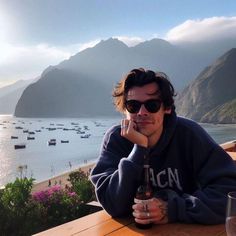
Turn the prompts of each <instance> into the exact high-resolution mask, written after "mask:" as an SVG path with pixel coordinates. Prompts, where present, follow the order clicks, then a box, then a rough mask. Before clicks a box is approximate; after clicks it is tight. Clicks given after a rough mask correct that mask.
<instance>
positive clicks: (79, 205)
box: [32, 186, 88, 227]
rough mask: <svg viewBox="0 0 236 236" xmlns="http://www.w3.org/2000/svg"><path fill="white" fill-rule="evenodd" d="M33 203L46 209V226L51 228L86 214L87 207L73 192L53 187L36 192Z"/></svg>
mask: <svg viewBox="0 0 236 236" xmlns="http://www.w3.org/2000/svg"><path fill="white" fill-rule="evenodd" d="M32 198H33V200H34V201H37V202H38V203H40V204H41V205H42V206H43V207H44V208H45V209H46V215H47V226H50V227H53V226H56V225H59V224H63V223H65V222H68V221H71V220H73V219H76V218H79V217H81V216H84V215H86V214H88V207H86V205H85V204H84V203H83V202H82V201H81V200H80V199H79V197H78V195H77V194H76V193H75V192H70V191H69V190H68V189H62V188H61V187H60V186H53V187H51V188H50V189H47V190H44V191H40V192H36V193H34V194H33V196H32Z"/></svg>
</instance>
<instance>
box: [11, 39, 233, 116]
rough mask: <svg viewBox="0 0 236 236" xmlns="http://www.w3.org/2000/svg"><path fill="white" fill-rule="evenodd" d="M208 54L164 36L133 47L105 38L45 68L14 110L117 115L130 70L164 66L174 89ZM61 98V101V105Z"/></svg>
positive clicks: (38, 113) (192, 74)
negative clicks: (119, 91) (117, 93)
mask: <svg viewBox="0 0 236 236" xmlns="http://www.w3.org/2000/svg"><path fill="white" fill-rule="evenodd" d="M235 46H236V45H235ZM205 54H206V52H205ZM208 54H209V55H208V56H207V57H206V56H204V54H200V53H199V50H193V47H191V50H190V49H189V48H181V47H179V46H176V45H172V44H170V43H169V42H167V41H165V40H162V39H152V40H149V41H145V42H143V43H140V44H138V45H136V46H134V47H128V46H127V45H125V44H124V43H123V42H121V41H119V40H118V39H113V38H110V39H108V40H102V41H101V42H100V43H98V44H97V45H96V46H95V47H93V48H88V49H85V50H83V51H81V52H79V53H77V54H76V55H74V56H72V57H71V58H69V59H68V60H65V61H62V62H61V63H59V64H58V65H56V66H49V67H48V68H47V69H46V70H44V71H43V73H42V75H41V78H40V80H39V81H38V82H37V83H35V84H33V85H30V86H29V87H27V90H26V91H25V92H24V93H23V94H22V96H21V98H20V100H19V102H18V104H17V106H16V110H15V115H16V116H24V117H38V116H39V117H51V116H52V117H56V116H62V117H69V116H73V117H75V116H90V115H94V114H96V112H94V111H97V112H99V115H104V116H109V115H114V114H116V113H114V108H113V107H112V105H111V104H112V101H111V91H112V89H113V87H114V85H115V84H116V83H117V82H118V81H119V80H120V79H121V78H122V77H123V76H124V75H125V74H126V73H127V72H128V71H130V70H131V69H134V68H138V67H144V68H147V69H151V70H154V71H164V72H165V73H166V74H167V75H168V76H169V77H170V80H171V82H172V83H173V85H174V86H175V88H176V89H177V90H181V89H182V88H183V87H184V86H186V84H189V83H190V82H191V81H192V80H193V78H195V77H196V76H197V74H198V73H199V71H201V70H202V68H204V66H205V65H207V64H209V61H211V60H213V58H212V57H211V56H210V55H211V54H212V55H213V53H212V52H210V51H209V52H208ZM60 73H61V75H60ZM69 78H70V79H69ZM72 78H73V79H72ZM62 85H63V86H64V87H63V86H62ZM58 86H59V87H61V90H60V94H59V93H54V87H55V88H57V87H58ZM76 86H77V87H76ZM77 91H81V93H80V94H78V93H77ZM91 91H92V93H91ZM40 93H42V94H40ZM88 95H89V96H90V98H89V97H88ZM68 96H69V97H70V99H69V100H68ZM83 96H85V98H86V99H84V97H83ZM40 100H42V101H47V102H42V101H40ZM78 100H79V101H80V102H79V103H78ZM86 100H96V102H97V103H96V104H94V106H92V103H91V104H90V105H91V107H90V108H89V109H88V108H87V106H88V103H86ZM52 101H54V102H52ZM56 101H60V103H59V104H57V105H56ZM67 106H70V108H69V107H67ZM98 107H99V109H98ZM98 110H99V111H98ZM97 115H98V114H97Z"/></svg>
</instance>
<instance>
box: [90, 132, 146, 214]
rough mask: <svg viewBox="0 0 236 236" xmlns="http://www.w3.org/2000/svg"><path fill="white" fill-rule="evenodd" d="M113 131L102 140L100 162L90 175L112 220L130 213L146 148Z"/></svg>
mask: <svg viewBox="0 0 236 236" xmlns="http://www.w3.org/2000/svg"><path fill="white" fill-rule="evenodd" d="M128 146H130V147H131V148H130V149H127V140H124V138H122V137H121V136H120V129H119V128H116V129H115V128H113V129H111V130H110V131H108V132H107V133H106V135H105V137H104V141H103V145H102V148H101V151H100V155H99V159H98V162H97V164H96V166H95V167H94V169H93V170H92V172H91V176H90V179H91V181H92V183H93V184H94V186H95V192H96V196H97V199H98V201H99V202H100V203H101V205H102V206H103V208H104V209H105V210H106V211H107V212H108V213H109V214H110V215H111V216H113V217H115V216H116V217H117V216H125V215H128V214H130V213H131V211H132V205H133V199H134V194H135V191H136V189H137V184H138V181H139V179H140V178H141V174H142V167H143V157H144V156H145V155H146V153H147V151H148V150H147V148H144V147H141V146H138V145H133V144H132V145H130V144H129V145H128Z"/></svg>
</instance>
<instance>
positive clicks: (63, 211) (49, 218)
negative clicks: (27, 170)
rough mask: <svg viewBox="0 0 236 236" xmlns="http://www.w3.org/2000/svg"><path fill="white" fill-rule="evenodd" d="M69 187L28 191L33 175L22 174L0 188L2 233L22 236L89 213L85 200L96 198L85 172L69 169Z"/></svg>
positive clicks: (7, 235)
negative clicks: (70, 171)
mask: <svg viewBox="0 0 236 236" xmlns="http://www.w3.org/2000/svg"><path fill="white" fill-rule="evenodd" d="M69 181H70V182H71V187H67V188H66V189H62V188H61V187H60V186H58V185H56V186H53V187H50V188H48V189H46V190H44V191H40V192H36V193H33V194H31V190H32V187H33V182H34V179H33V178H26V177H23V176H22V175H21V176H20V178H16V180H15V181H14V182H13V183H9V184H7V185H6V186H5V188H4V189H2V190H0V209H1V210H0V232H1V235H2V236H11V235H12V236H13V235H14V236H15V235H19V236H21V235H22V236H25V235H32V234H34V233H37V232H40V231H43V230H46V229H48V228H51V227H55V226H57V225H60V224H63V223H66V222H68V221H71V220H74V219H77V218H79V217H82V216H85V215H87V214H89V213H90V209H89V207H88V206H87V205H86V203H87V202H89V201H92V200H95V195H94V189H93V186H92V184H91V183H90V181H89V180H88V175H86V174H85V173H83V172H82V171H81V170H79V171H76V172H72V173H71V174H70V178H69Z"/></svg>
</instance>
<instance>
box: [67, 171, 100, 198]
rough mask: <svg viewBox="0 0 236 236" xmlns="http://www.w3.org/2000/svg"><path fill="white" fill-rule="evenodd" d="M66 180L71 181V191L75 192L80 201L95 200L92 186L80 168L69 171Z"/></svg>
mask: <svg viewBox="0 0 236 236" xmlns="http://www.w3.org/2000/svg"><path fill="white" fill-rule="evenodd" d="M68 181H70V182H71V191H73V192H75V193H76V194H77V195H78V196H79V198H80V199H81V200H82V201H84V202H90V201H93V200H96V196H95V191H94V187H93V185H92V183H91V182H90V181H89V179H88V175H86V174H85V173H84V172H83V171H82V170H78V171H74V172H71V173H70V174H69V179H68Z"/></svg>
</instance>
